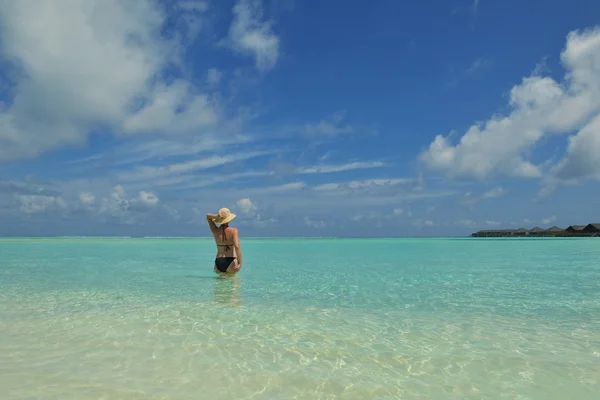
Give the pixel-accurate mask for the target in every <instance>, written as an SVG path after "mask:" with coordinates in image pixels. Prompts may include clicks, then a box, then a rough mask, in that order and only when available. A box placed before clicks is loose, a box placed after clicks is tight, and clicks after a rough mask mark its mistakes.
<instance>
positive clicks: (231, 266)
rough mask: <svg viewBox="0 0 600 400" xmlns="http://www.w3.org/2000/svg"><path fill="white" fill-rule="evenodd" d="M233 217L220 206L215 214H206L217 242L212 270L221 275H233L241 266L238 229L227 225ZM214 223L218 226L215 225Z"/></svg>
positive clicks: (227, 210) (232, 214) (233, 215)
mask: <svg viewBox="0 0 600 400" xmlns="http://www.w3.org/2000/svg"><path fill="white" fill-rule="evenodd" d="M235 217H236V215H235V214H234V213H232V212H231V211H229V209H227V208H221V209H220V210H219V212H218V213H217V215H214V214H206V220H207V221H208V226H210V230H211V232H212V234H213V237H214V238H215V242H216V244H217V256H216V257H215V266H214V271H215V273H217V274H218V275H219V276H221V277H224V276H232V275H235V274H236V273H238V272H239V270H240V269H241V268H242V249H241V247H240V239H239V236H238V230H237V229H236V228H231V227H230V226H229V222H231V220H233V219H234V218H235ZM216 224H219V225H220V226H219V227H217V225H216Z"/></svg>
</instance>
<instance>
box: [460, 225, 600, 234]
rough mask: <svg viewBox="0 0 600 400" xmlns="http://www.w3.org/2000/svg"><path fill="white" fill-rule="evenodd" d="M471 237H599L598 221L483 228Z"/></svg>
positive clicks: (599, 226)
mask: <svg viewBox="0 0 600 400" xmlns="http://www.w3.org/2000/svg"><path fill="white" fill-rule="evenodd" d="M471 236H472V237H515V236H516V237H532V236H533V237H553V236H560V237H567V236H574V237H576V236H594V237H600V223H591V224H587V225H571V226H569V227H568V228H567V229H563V228H560V227H558V226H551V227H550V228H547V229H542V228H540V227H539V226H536V227H533V228H531V229H525V228H519V229H484V230H480V231H477V232H474V233H472V234H471Z"/></svg>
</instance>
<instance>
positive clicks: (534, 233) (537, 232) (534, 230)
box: [527, 226, 544, 236]
mask: <svg viewBox="0 0 600 400" xmlns="http://www.w3.org/2000/svg"><path fill="white" fill-rule="evenodd" d="M527 233H529V236H539V235H541V234H542V233H544V230H543V229H542V228H540V227H539V226H536V227H535V228H531V229H530V230H528V231H527Z"/></svg>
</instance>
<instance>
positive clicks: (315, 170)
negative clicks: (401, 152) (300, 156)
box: [296, 161, 386, 174]
mask: <svg viewBox="0 0 600 400" xmlns="http://www.w3.org/2000/svg"><path fill="white" fill-rule="evenodd" d="M385 165H386V164H385V163H383V162H381V161H365V162H362V161H355V162H350V163H346V164H338V165H326V164H323V165H316V166H312V167H306V168H298V169H297V171H296V172H297V173H300V174H325V173H331V172H343V171H350V170H354V169H367V168H380V167H384V166H385Z"/></svg>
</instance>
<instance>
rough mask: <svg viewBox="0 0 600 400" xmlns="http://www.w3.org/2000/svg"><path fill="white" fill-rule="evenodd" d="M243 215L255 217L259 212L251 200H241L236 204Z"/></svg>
mask: <svg viewBox="0 0 600 400" xmlns="http://www.w3.org/2000/svg"><path fill="white" fill-rule="evenodd" d="M236 205H237V206H238V208H239V209H240V210H241V212H242V213H243V214H246V215H249V216H254V215H256V212H257V210H258V209H257V207H256V206H255V205H254V203H253V202H252V200H250V199H249V198H244V199H239V200H238V201H237V203H236Z"/></svg>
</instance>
